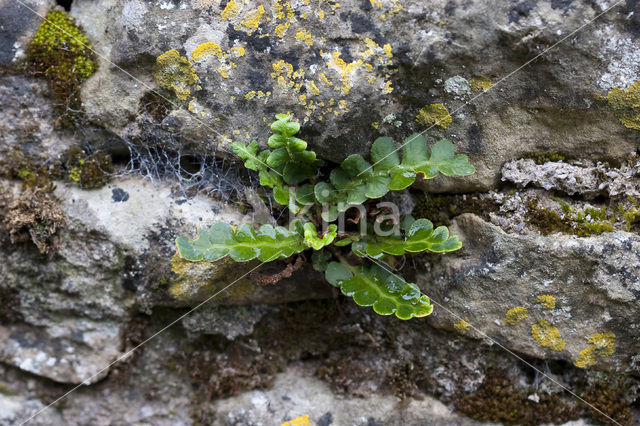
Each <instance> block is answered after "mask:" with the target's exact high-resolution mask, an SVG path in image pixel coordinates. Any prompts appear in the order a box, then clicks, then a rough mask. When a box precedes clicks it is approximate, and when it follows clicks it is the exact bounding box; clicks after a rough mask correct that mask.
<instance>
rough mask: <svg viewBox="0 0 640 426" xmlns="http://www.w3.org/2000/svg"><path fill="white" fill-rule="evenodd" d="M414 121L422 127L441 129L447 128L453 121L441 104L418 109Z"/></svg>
mask: <svg viewBox="0 0 640 426" xmlns="http://www.w3.org/2000/svg"><path fill="white" fill-rule="evenodd" d="M416 121H417V122H418V123H420V124H422V125H424V126H434V125H437V126H440V127H442V128H443V129H446V128H447V127H449V125H450V124H451V122H452V121H453V119H452V118H451V115H449V111H447V108H446V107H445V106H444V105H442V104H431V105H426V106H424V107H423V108H421V109H420V111H419V112H418V115H417V116H416Z"/></svg>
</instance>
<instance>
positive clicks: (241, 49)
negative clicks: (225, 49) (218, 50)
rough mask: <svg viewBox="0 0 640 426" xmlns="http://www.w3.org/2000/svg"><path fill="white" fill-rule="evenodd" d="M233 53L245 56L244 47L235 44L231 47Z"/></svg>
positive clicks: (239, 56) (236, 55) (237, 56)
mask: <svg viewBox="0 0 640 426" xmlns="http://www.w3.org/2000/svg"><path fill="white" fill-rule="evenodd" d="M231 53H233V54H234V55H235V57H236V58H241V57H243V56H244V47H241V46H234V47H232V48H231Z"/></svg>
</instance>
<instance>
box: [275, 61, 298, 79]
mask: <svg viewBox="0 0 640 426" xmlns="http://www.w3.org/2000/svg"><path fill="white" fill-rule="evenodd" d="M271 66H272V67H273V72H272V73H271V77H274V78H275V77H277V76H279V75H286V76H287V77H288V78H291V75H292V74H293V65H291V64H290V63H288V62H285V61H284V60H283V59H281V60H279V61H278V62H274V63H272V64H271Z"/></svg>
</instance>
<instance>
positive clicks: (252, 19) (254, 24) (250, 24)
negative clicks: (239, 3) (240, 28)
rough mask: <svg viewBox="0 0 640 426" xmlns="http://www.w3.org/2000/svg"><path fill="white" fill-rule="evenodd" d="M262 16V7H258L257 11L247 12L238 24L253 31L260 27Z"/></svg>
mask: <svg viewBox="0 0 640 426" xmlns="http://www.w3.org/2000/svg"><path fill="white" fill-rule="evenodd" d="M262 15H264V6H263V5H260V6H258V8H257V9H254V10H252V11H250V12H248V13H247V15H246V16H245V17H244V19H243V20H242V21H240V23H241V24H242V25H244V26H245V27H246V28H247V29H249V30H255V29H257V28H258V25H260V20H261V19H262Z"/></svg>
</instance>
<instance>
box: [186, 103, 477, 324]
mask: <svg viewBox="0 0 640 426" xmlns="http://www.w3.org/2000/svg"><path fill="white" fill-rule="evenodd" d="M271 129H272V130H273V131H274V134H273V135H272V136H271V137H270V138H269V140H268V142H267V144H268V146H269V147H270V148H268V149H264V150H260V147H259V145H258V142H256V141H252V142H251V143H249V144H244V143H241V142H234V143H233V144H232V150H233V152H234V153H235V154H236V155H237V156H238V157H240V158H241V159H242V160H243V161H244V166H245V167H246V168H247V169H250V170H253V171H256V172H258V176H259V179H260V184H261V185H263V186H265V187H268V188H271V190H272V196H273V199H274V200H275V201H276V202H277V203H278V204H280V205H282V206H283V207H285V208H288V209H289V210H290V212H292V213H293V214H299V216H301V217H298V218H295V219H294V220H292V221H291V222H290V224H289V226H288V227H284V226H272V225H262V226H261V227H260V228H259V229H257V230H255V229H254V228H253V227H252V226H251V225H248V224H242V225H239V226H238V227H232V226H230V225H228V224H226V223H215V224H213V225H212V226H211V227H210V228H209V229H198V237H197V238H196V239H195V240H192V241H189V240H187V239H186V238H184V237H178V238H177V239H176V245H177V250H178V254H179V255H180V256H181V257H182V258H183V259H186V260H188V261H193V262H198V261H206V262H215V261H218V260H220V259H222V258H224V257H226V256H229V257H231V259H233V260H234V261H236V262H247V261H250V260H252V259H258V260H259V261H261V262H272V261H276V260H286V259H289V258H290V257H291V256H293V255H302V253H303V252H305V251H308V250H310V251H312V254H311V262H312V264H313V267H314V269H316V270H318V271H321V272H323V273H324V276H325V279H326V280H327V281H328V282H329V284H331V285H333V286H335V287H337V288H339V289H340V291H341V292H342V294H344V295H346V296H349V297H352V298H353V300H354V301H355V303H357V304H358V305H360V306H371V307H373V310H374V311H375V312H376V313H378V314H380V315H392V314H395V315H396V316H397V317H398V318H400V319H410V318H414V317H424V316H426V315H429V314H430V313H431V311H432V310H433V306H432V305H431V303H430V300H429V298H428V297H427V296H426V295H424V294H422V293H421V291H420V289H419V288H418V286H417V285H416V284H414V283H408V282H406V281H405V280H404V279H403V278H401V277H400V276H399V275H397V274H395V273H393V272H392V268H391V266H390V265H391V262H392V257H393V256H402V255H404V254H405V253H419V252H423V251H427V250H428V251H431V252H435V253H444V252H450V251H454V250H458V249H459V248H460V247H462V243H461V242H460V240H459V239H458V237H457V236H450V235H449V231H448V229H447V228H446V227H444V226H439V227H437V228H435V229H434V227H433V224H432V223H431V222H430V221H429V220H427V219H418V220H415V219H414V218H413V217H411V216H407V217H404V218H397V217H393V216H389V215H382V214H381V213H382V211H381V209H379V208H376V209H374V210H373V211H372V212H371V213H367V212H366V208H365V209H364V210H365V213H364V214H363V213H361V209H358V210H357V211H358V212H359V214H358V215H356V216H355V217H352V218H351V220H350V222H352V223H358V227H359V228H360V229H361V230H360V231H354V230H350V229H340V230H339V229H338V225H337V224H335V223H332V222H335V221H336V220H338V219H339V218H340V216H341V214H342V215H345V214H347V213H349V212H348V210H349V209H350V208H352V207H358V206H363V205H364V206H371V205H372V204H373V203H374V201H370V200H376V199H379V198H381V197H383V196H385V195H386V194H387V193H388V192H389V191H391V190H402V189H405V188H407V187H408V186H410V185H411V184H412V183H413V182H414V181H415V179H416V176H417V175H418V174H421V175H423V177H424V178H426V179H432V178H434V177H436V176H437V175H438V174H440V173H441V174H443V175H445V176H467V175H470V174H472V173H474V172H475V169H474V167H473V166H472V165H471V164H470V163H469V160H468V158H467V156H466V155H460V154H459V155H456V154H455V153H454V148H453V144H452V143H451V142H449V141H447V140H441V141H439V142H436V143H435V144H434V145H433V147H431V149H429V147H428V146H427V141H426V140H425V138H424V137H423V136H422V135H418V134H414V135H412V136H410V137H409V138H407V139H406V140H405V141H404V142H403V143H402V145H401V153H402V155H400V154H399V153H398V148H397V147H396V145H395V143H394V142H393V140H392V139H391V138H388V137H380V138H378V139H376V140H375V142H374V143H373V145H372V147H371V156H370V157H371V158H370V159H371V162H369V161H367V160H366V159H364V158H363V157H362V156H361V155H358V154H354V155H350V156H349V157H347V158H346V159H345V160H344V161H343V162H342V164H341V165H340V166H339V167H336V168H334V169H333V170H331V172H329V173H326V168H327V167H326V166H325V164H324V162H323V161H321V160H319V159H317V158H316V154H315V153H314V152H313V151H310V150H307V143H306V142H305V141H304V140H302V139H300V138H298V137H296V136H295V135H296V134H297V133H298V132H299V130H300V124H299V123H297V122H296V121H294V120H293V119H292V117H291V116H290V115H288V114H279V115H277V116H276V121H275V122H274V123H273V124H272V125H271ZM327 174H328V179H326V178H325V177H326V175H327ZM323 178H325V179H323ZM370 215H371V216H374V224H375V225H377V233H376V232H374V231H376V226H372V225H370V224H368V223H366V220H367V219H368V217H369V216H370ZM343 218H344V216H343V217H342V218H341V219H343ZM400 219H402V220H400ZM343 222H344V221H341V222H340V223H343ZM360 225H364V226H360ZM354 227H355V225H354ZM362 229H364V230H365V231H366V232H362ZM383 262H386V263H383ZM297 263H298V262H296V264H297Z"/></svg>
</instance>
